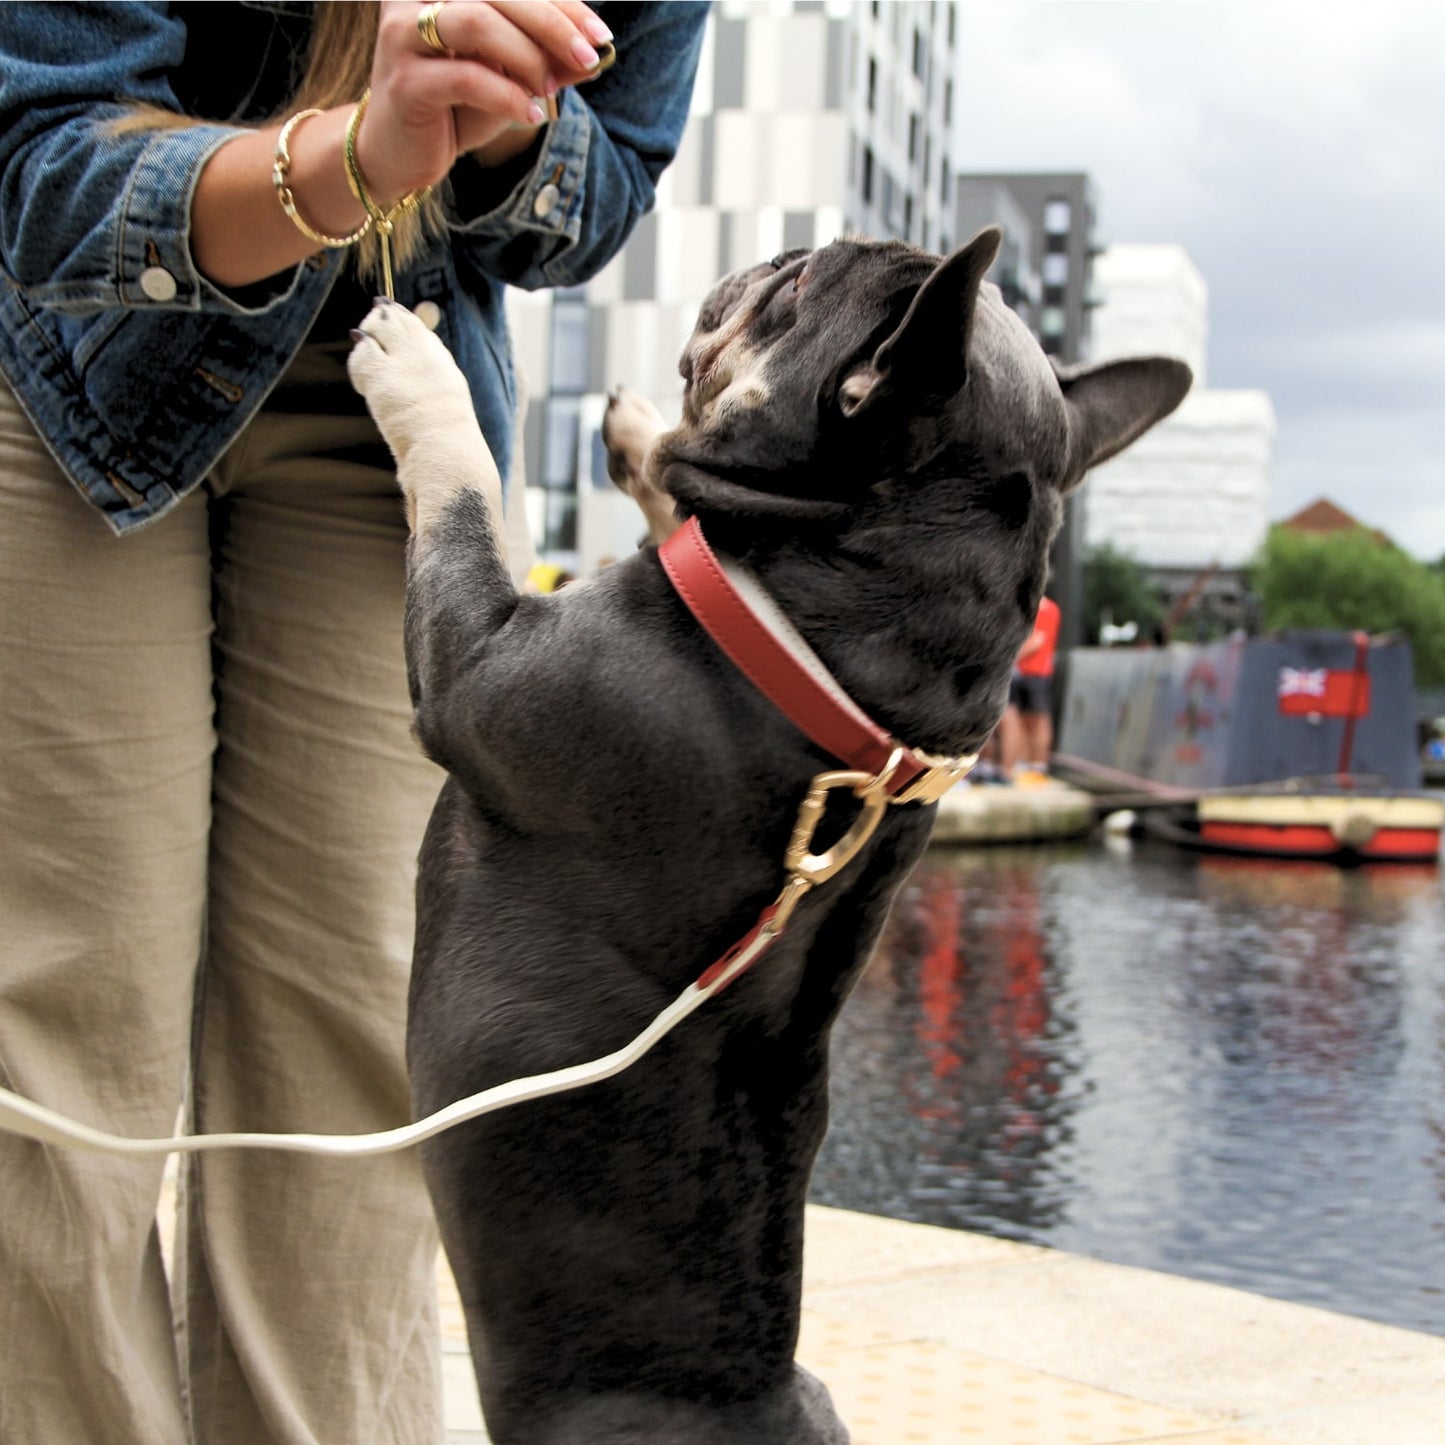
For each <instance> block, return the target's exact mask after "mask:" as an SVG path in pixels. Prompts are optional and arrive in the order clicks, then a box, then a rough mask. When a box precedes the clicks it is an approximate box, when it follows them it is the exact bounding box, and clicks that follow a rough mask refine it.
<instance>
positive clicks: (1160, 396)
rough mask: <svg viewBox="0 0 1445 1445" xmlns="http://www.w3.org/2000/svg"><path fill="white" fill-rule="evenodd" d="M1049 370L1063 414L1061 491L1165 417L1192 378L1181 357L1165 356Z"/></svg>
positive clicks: (1083, 364)
mask: <svg viewBox="0 0 1445 1445" xmlns="http://www.w3.org/2000/svg"><path fill="white" fill-rule="evenodd" d="M1054 371H1055V372H1056V373H1057V375H1058V378H1059V386H1060V388H1061V389H1062V391H1063V393H1064V404H1065V406H1066V407H1067V409H1068V416H1069V461H1068V467H1067V469H1066V472H1065V475H1064V480H1063V487H1064V489H1065V490H1067V489H1068V488H1070V487H1072V486H1075V485H1077V483H1078V482H1079V481H1080V480H1082V478H1083V475H1084V473H1085V472H1087V471H1088V470H1089V468H1090V467H1096V466H1098V465H1099V463H1100V462H1106V461H1108V460H1109V458H1110V457H1112V456H1114V455H1116V454H1117V453H1119V452H1121V451H1123V450H1124V448H1125V447H1126V446H1128V445H1129V443H1130V442H1133V441H1137V440H1138V439H1139V438H1140V437H1141V436H1143V435H1144V433H1145V432H1146V431H1148V430H1149V428H1150V427H1151V426H1153V425H1154V423H1155V422H1156V421H1162V420H1163V419H1164V418H1165V417H1166V416H1168V415H1169V413H1170V412H1171V411H1173V410H1174V408H1175V407H1176V406H1178V405H1179V403H1180V402H1181V401H1183V400H1184V398H1185V395H1186V394H1187V393H1188V391H1189V388H1190V385H1191V384H1192V383H1193V380H1194V374H1193V373H1192V372H1191V371H1190V370H1189V368H1188V367H1187V366H1186V365H1185V364H1184V363H1183V362H1182V361H1175V360H1174V359H1173V358H1172V357H1168V356H1141V357H1130V358H1128V359H1126V360H1123V361H1102V362H1084V363H1081V364H1080V365H1077V366H1059V365H1055V367H1054Z"/></svg>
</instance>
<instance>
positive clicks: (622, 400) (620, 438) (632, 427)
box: [602, 386, 667, 492]
mask: <svg viewBox="0 0 1445 1445" xmlns="http://www.w3.org/2000/svg"><path fill="white" fill-rule="evenodd" d="M666 430H667V423H666V422H665V421H663V419H662V413H661V412H659V411H658V409H657V408H656V407H655V406H653V404H652V402H651V401H649V400H648V398H647V397H645V396H643V395H642V394H641V393H640V392H636V391H633V390H632V388H631V387H627V386H619V387H618V388H617V389H616V390H615V391H611V392H609V393H608V394H607V410H606V412H605V413H604V414H603V417H602V442H603V445H604V446H605V447H606V448H607V475H608V476H609V477H611V478H612V480H613V481H614V482H616V483H617V485H618V486H619V487H621V488H622V490H623V491H624V492H631V491H632V489H633V487H634V486H636V485H637V483H638V482H640V481H641V480H642V471H643V464H644V462H645V461H646V460H647V453H648V451H649V449H650V448H651V446H652V444H653V442H654V441H656V440H657V438H658V437H659V436H661V435H662V433H663V432H665V431H666Z"/></svg>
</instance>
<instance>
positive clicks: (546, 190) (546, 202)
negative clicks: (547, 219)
mask: <svg viewBox="0 0 1445 1445" xmlns="http://www.w3.org/2000/svg"><path fill="white" fill-rule="evenodd" d="M561 199H562V192H561V191H559V190H558V189H557V187H556V186H554V185H553V184H552V182H551V181H548V182H547V184H546V185H545V186H543V187H542V189H541V190H540V191H538V192H537V199H536V200H535V201H533V202H532V214H533V215H534V216H536V217H537V218H538V219H539V220H540V219H541V218H542V217H543V216H550V215H551V214H552V212H553V211H555V210H556V209H557V202H558V201H560V200H561Z"/></svg>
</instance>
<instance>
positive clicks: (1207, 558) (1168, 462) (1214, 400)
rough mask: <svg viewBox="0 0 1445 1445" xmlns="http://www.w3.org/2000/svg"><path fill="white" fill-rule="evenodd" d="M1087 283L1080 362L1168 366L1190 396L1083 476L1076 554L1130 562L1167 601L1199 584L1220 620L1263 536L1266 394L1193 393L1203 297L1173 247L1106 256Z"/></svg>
mask: <svg viewBox="0 0 1445 1445" xmlns="http://www.w3.org/2000/svg"><path fill="white" fill-rule="evenodd" d="M1094 278H1095V282H1096V285H1097V286H1098V289H1099V291H1100V292H1101V293H1102V304H1101V305H1100V306H1099V307H1098V308H1097V310H1096V311H1095V312H1094V317H1093V344H1092V348H1091V351H1092V359H1093V360H1096V361H1108V360H1112V359H1114V358H1115V357H1120V356H1147V355H1163V356H1177V357H1179V358H1180V359H1182V360H1184V361H1187V362H1188V363H1189V365H1190V367H1191V368H1192V369H1193V371H1194V388H1193V390H1192V391H1191V392H1190V394H1189V395H1188V396H1187V397H1186V398H1185V399H1184V402H1183V404H1182V405H1181V406H1180V407H1179V409H1178V411H1176V412H1175V413H1174V415H1173V416H1171V417H1169V418H1167V419H1166V420H1165V421H1163V422H1161V423H1160V424H1159V425H1158V426H1157V427H1155V428H1154V429H1153V430H1152V431H1150V432H1148V433H1147V434H1146V435H1145V436H1144V437H1143V438H1142V439H1141V440H1139V441H1138V442H1136V443H1135V444H1134V445H1133V446H1132V447H1130V448H1129V449H1128V451H1126V452H1124V454H1123V455H1122V456H1119V457H1116V458H1115V459H1114V460H1113V461H1111V462H1107V463H1106V464H1105V465H1104V466H1102V467H1098V468H1096V469H1095V470H1094V471H1093V472H1091V473H1090V474H1089V477H1088V480H1087V483H1086V489H1085V494H1084V504H1085V527H1084V536H1085V542H1086V545H1088V546H1091V547H1092V546H1099V545H1102V544H1108V545H1109V546H1112V547H1113V548H1114V549H1115V550H1116V551H1119V552H1124V553H1127V554H1129V555H1131V556H1132V557H1134V559H1135V560H1136V561H1138V562H1140V563H1142V564H1143V565H1144V566H1145V567H1146V568H1147V569H1148V570H1149V571H1150V572H1151V574H1153V575H1154V577H1155V578H1156V580H1157V581H1159V582H1160V584H1161V585H1162V586H1163V587H1164V590H1165V592H1166V593H1167V594H1170V595H1171V596H1173V597H1178V596H1182V595H1183V594H1185V593H1186V592H1188V591H1189V590H1190V588H1191V587H1193V586H1194V585H1195V583H1196V581H1199V580H1200V579H1203V578H1206V577H1207V588H1208V591H1209V592H1210V594H1211V595H1212V597H1213V599H1214V601H1215V604H1216V607H1215V610H1216V612H1217V613H1218V614H1220V615H1222V616H1224V617H1225V618H1226V619H1228V618H1230V617H1231V616H1232V608H1233V607H1234V606H1235V605H1237V604H1238V602H1239V600H1240V597H1241V593H1242V579H1241V572H1242V569H1243V568H1245V567H1246V566H1247V565H1248V563H1249V562H1250V561H1251V559H1252V558H1253V557H1254V556H1255V554H1256V553H1257V552H1258V550H1259V548H1260V547H1261V546H1262V545H1263V543H1264V539H1265V535H1266V533H1267V532H1268V530H1269V474H1270V458H1271V451H1272V447H1273V442H1274V432H1275V420H1274V408H1273V406H1272V405H1271V404H1270V399H1269V395H1268V393H1266V392H1263V391H1252V390H1251V391H1243V390H1241V391H1235V390H1228V391H1216V390H1210V389H1209V388H1208V387H1207V385H1206V384H1205V382H1206V377H1207V371H1206V360H1207V341H1208V301H1209V297H1208V289H1207V287H1206V286H1205V283H1204V278H1203V277H1202V276H1201V275H1200V274H1199V272H1198V270H1197V269H1196V268H1195V266H1194V263H1193V262H1192V261H1191V260H1190V258H1189V255H1188V253H1187V252H1186V251H1185V250H1184V249H1183V247H1180V246H1144V245H1118V246H1110V247H1109V248H1108V249H1107V250H1106V251H1104V252H1103V253H1102V254H1101V255H1100V256H1099V257H1098V258H1097V259H1096V261H1095V266H1094ZM1201 585H1206V584H1203V583H1202V584H1201Z"/></svg>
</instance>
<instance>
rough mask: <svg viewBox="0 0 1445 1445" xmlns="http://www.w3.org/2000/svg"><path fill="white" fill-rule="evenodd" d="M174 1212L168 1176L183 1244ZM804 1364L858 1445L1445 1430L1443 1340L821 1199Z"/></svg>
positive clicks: (472, 1393) (473, 1432)
mask: <svg viewBox="0 0 1445 1445" xmlns="http://www.w3.org/2000/svg"><path fill="white" fill-rule="evenodd" d="M173 1211H174V1197H173V1193H172V1189H171V1188H170V1187H169V1180H168V1187H167V1190H166V1194H165V1197H164V1198H163V1201H162V1209H161V1220H162V1234H163V1243H164V1245H165V1246H166V1247H167V1249H168V1248H169V1244H170V1230H169V1228H168V1227H167V1226H168V1224H169V1221H170V1218H171V1215H172V1213H173ZM437 1283H438V1291H439V1294H440V1299H441V1316H442V1329H443V1336H444V1339H443V1349H444V1352H445V1353H444V1360H443V1363H444V1367H445V1372H446V1392H447V1398H446V1406H447V1411H446V1416H447V1440H448V1445H486V1440H487V1436H486V1432H485V1430H484V1428H483V1426H482V1418H481V1412H480V1410H479V1408H478V1406H477V1394H476V1385H475V1383H474V1381H473V1378H472V1366H471V1358H470V1356H469V1355H468V1354H467V1347H466V1329H465V1325H464V1323H463V1320H462V1312H461V1306H460V1304H459V1303H458V1301H457V1297H456V1289H455V1286H454V1285H453V1284H452V1280H451V1276H450V1274H449V1273H448V1271H447V1268H446V1264H445V1262H444V1261H442V1262H440V1263H439V1265H438V1270H437ZM338 1323H340V1322H338ZM798 1358H799V1359H800V1360H801V1361H802V1363H803V1364H804V1365H806V1366H807V1367H808V1368H809V1369H810V1370H812V1371H813V1373H814V1374H816V1375H818V1376H819V1377H820V1378H821V1379H822V1380H823V1381H824V1383H825V1384H827V1386H828V1388H829V1390H830V1391H831V1392H832V1395H833V1399H834V1402H835V1403H836V1405H837V1407H838V1411H839V1413H840V1414H841V1415H842V1417H843V1419H844V1420H845V1421H846V1422H847V1423H848V1425H849V1428H850V1429H851V1430H852V1434H853V1445H1125V1442H1128V1445H1441V1442H1442V1441H1445V1338H1440V1337H1437V1336H1435V1335H1426V1334H1419V1333H1416V1332H1414V1331H1411V1330H1400V1329H1393V1328H1391V1327H1390V1326H1388V1325H1377V1324H1372V1323H1370V1322H1368V1321H1365V1320H1358V1319H1354V1318H1352V1317H1350V1316H1347V1315H1337V1314H1331V1313H1329V1312H1328V1311H1326V1310H1318V1309H1310V1308H1307V1307H1306V1306H1303V1305H1292V1304H1283V1303H1281V1302H1279V1301H1277V1300H1270V1299H1264V1298H1262V1297H1261V1296H1258V1295H1252V1294H1247V1293H1245V1292H1243V1291H1241V1290H1233V1289H1224V1288H1222V1287H1221V1286H1219V1285H1211V1284H1199V1283H1196V1282H1195V1281H1192V1280H1184V1279H1178V1278H1176V1277H1174V1276H1172V1275H1165V1274H1156V1273H1153V1272H1152V1271H1149V1270H1141V1269H1128V1268H1125V1267H1124V1266H1122V1265H1113V1264H1102V1263H1100V1262H1099V1261H1097V1260H1092V1259H1083V1258H1081V1257H1079V1256H1077V1255H1070V1254H1064V1253H1061V1252H1060V1251H1058V1250H1051V1249H1041V1248H1038V1247H1037V1246H1034V1245H1025V1244H1009V1243H1006V1242H1005V1241H1002V1240H997V1239H989V1238H987V1237H985V1236H983V1235H978V1234H966V1233H963V1232H961V1231H958V1230H952V1229H935V1228H932V1227H930V1226H928V1225H922V1224H904V1223H901V1222H899V1221H897V1220H892V1219H879V1218H876V1217H874V1216H872V1215H866V1214H852V1213H849V1212H847V1211H845V1210H840V1209H823V1208H820V1207H818V1206H810V1207H809V1210H808V1234H807V1256H806V1263H805V1271H804V1283H803V1333H802V1339H801V1341H800V1343H799V1347H798ZM759 1445H771V1442H759Z"/></svg>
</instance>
